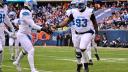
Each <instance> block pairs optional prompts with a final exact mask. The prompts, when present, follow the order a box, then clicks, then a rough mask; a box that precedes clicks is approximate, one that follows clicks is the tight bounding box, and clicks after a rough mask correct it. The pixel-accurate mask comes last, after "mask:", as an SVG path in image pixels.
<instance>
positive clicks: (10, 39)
mask: <svg viewBox="0 0 128 72" xmlns="http://www.w3.org/2000/svg"><path fill="white" fill-rule="evenodd" d="M13 44H14V39H13V38H9V51H10V56H11V57H10V59H11V60H12V61H13V60H14V58H15V57H14V46H13Z"/></svg>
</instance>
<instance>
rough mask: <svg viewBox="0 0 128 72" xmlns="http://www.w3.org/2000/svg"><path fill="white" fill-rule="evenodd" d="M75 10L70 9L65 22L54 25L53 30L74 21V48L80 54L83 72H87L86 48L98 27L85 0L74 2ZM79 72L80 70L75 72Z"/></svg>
mask: <svg viewBox="0 0 128 72" xmlns="http://www.w3.org/2000/svg"><path fill="white" fill-rule="evenodd" d="M75 1H76V6H77V8H75V9H71V13H70V14H69V15H68V16H67V17H66V18H65V20H64V21H63V22H62V23H61V24H58V25H54V26H53V27H54V28H60V27H64V26H66V25H67V24H68V23H69V22H71V21H74V26H73V29H74V30H75V36H74V38H73V39H74V40H73V43H74V47H75V48H79V50H80V51H81V54H79V57H80V58H81V64H83V67H84V72H89V68H88V55H87V53H86V50H87V46H88V45H89V44H90V43H91V40H92V35H93V34H94V31H93V30H92V29H93V27H94V29H95V33H97V32H98V26H97V22H96V19H95V16H94V14H93V9H92V8H88V7H87V1H86V0H75ZM77 72H80V69H79V70H77Z"/></svg>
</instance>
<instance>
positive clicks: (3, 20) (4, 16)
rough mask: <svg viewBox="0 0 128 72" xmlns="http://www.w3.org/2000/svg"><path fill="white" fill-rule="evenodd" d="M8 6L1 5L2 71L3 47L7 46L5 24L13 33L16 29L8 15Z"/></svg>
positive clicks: (0, 48) (0, 39) (0, 55)
mask: <svg viewBox="0 0 128 72" xmlns="http://www.w3.org/2000/svg"><path fill="white" fill-rule="evenodd" d="M6 7H7V6H6V5H5V6H4V5H3V4H2V3H0V69H1V68H2V59H3V58H2V54H3V46H4V45H5V34H4V30H5V24H6V25H7V26H8V27H10V28H11V30H12V32H14V28H13V26H12V24H11V22H10V19H9V17H8V15H7V10H6V9H7V8H6Z"/></svg>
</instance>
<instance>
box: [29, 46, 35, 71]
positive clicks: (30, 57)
mask: <svg viewBox="0 0 128 72" xmlns="http://www.w3.org/2000/svg"><path fill="white" fill-rule="evenodd" d="M28 62H29V65H30V69H31V71H34V70H35V66H34V48H32V49H31V50H30V51H29V52H28Z"/></svg>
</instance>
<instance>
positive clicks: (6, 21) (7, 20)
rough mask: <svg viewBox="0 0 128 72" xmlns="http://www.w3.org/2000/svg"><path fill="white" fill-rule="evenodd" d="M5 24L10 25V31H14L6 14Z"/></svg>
mask: <svg viewBox="0 0 128 72" xmlns="http://www.w3.org/2000/svg"><path fill="white" fill-rule="evenodd" d="M5 24H6V25H7V26H8V27H10V28H11V31H12V32H14V31H15V30H14V27H13V25H12V23H11V22H10V19H9V17H8V16H6V19H5Z"/></svg>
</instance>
